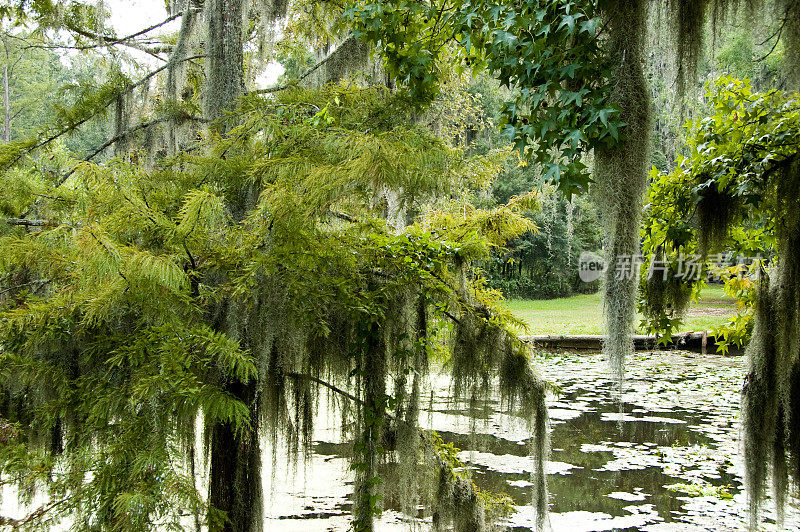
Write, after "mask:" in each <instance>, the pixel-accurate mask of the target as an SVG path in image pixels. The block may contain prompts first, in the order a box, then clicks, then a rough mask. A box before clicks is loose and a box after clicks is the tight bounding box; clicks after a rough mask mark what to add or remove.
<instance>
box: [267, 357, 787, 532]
mask: <svg viewBox="0 0 800 532" xmlns="http://www.w3.org/2000/svg"><path fill="white" fill-rule="evenodd" d="M535 363H536V366H537V367H538V368H539V370H540V371H541V373H542V374H543V375H544V376H545V377H546V378H547V380H548V381H549V382H551V383H552V384H554V385H555V387H556V388H557V390H558V393H557V394H554V395H553V396H552V397H550V399H549V401H548V406H549V409H550V417H551V430H552V432H551V446H552V454H551V457H550V462H549V463H548V473H549V476H548V477H549V478H548V482H549V492H550V511H551V513H550V526H551V528H552V530H554V531H565V532H566V531H569V532H592V531H611V530H621V531H623V530H624V531H647V532H666V531H689V532H693V531H735V530H737V531H738V530H745V529H746V523H747V516H746V511H745V501H744V494H743V488H742V473H743V467H742V463H741V459H740V458H739V456H738V455H739V452H738V451H739V426H738V413H739V400H740V390H741V383H742V379H743V377H744V373H745V367H746V361H745V360H744V359H743V358H741V357H720V356H716V355H698V354H692V353H683V352H657V353H647V354H638V355H636V356H635V358H634V359H632V360H629V362H628V366H627V372H626V379H625V381H624V384H623V389H622V392H621V395H620V389H619V383H618V382H617V380H616V378H615V377H614V376H613V375H612V373H611V371H610V369H609V366H608V363H607V361H606V360H605V359H604V357H603V356H602V355H599V354H597V355H570V354H557V355H539V356H537V358H536V360H535ZM427 406H428V408H427V410H426V412H425V413H424V414H423V416H422V421H423V422H424V423H425V424H427V425H428V426H429V427H430V428H433V429H435V430H437V431H439V433H440V434H441V435H442V437H443V438H444V439H445V440H446V441H451V442H453V443H454V444H455V445H456V446H457V447H459V448H460V449H463V451H462V452H461V453H460V458H461V459H462V460H463V461H464V462H465V463H466V464H467V465H468V467H469V468H470V470H471V474H472V477H473V480H474V481H475V483H476V484H477V485H479V486H480V487H482V488H484V489H489V490H492V491H495V492H503V493H507V494H508V495H510V496H511V497H512V498H513V500H514V502H515V504H516V505H517V507H516V512H515V513H514V514H512V515H511V516H510V517H509V518H508V520H507V522H506V523H505V524H506V526H507V528H508V529H509V530H513V531H527V530H532V529H534V526H533V523H534V515H533V512H532V507H531V506H530V496H531V483H530V481H529V479H530V472H531V470H532V468H533V462H532V460H531V459H530V458H529V457H527V456H526V455H527V440H528V437H529V433H528V431H527V429H526V427H525V425H524V424H521V423H519V422H518V421H516V420H514V419H512V418H509V417H508V416H505V415H504V414H502V413H501V412H499V411H497V410H496V409H498V408H499V404H498V403H496V402H490V403H489V405H488V409H486V410H483V409H482V411H484V412H485V414H484V415H483V416H481V418H480V419H474V418H471V417H470V416H469V415H468V412H467V411H466V410H465V409H462V408H459V407H458V405H454V404H453V402H452V401H451V400H450V399H449V397H448V387H447V381H446V379H441V381H440V385H439V386H438V387H437V388H436V389H434V390H433V394H432V399H431V401H430V402H429V404H428V405H427ZM335 426H336V422H335V420H333V419H332V420H331V422H330V423H328V424H327V426H326V423H324V422H323V423H320V424H318V426H317V428H316V429H315V435H314V438H315V440H316V442H315V444H314V449H313V454H312V456H311V457H310V459H309V460H308V462H307V464H306V465H305V466H302V465H301V466H298V467H297V468H292V467H287V466H285V465H284V463H283V461H282V460H281V459H280V457H278V460H277V463H276V465H275V466H274V468H270V467H267V468H265V469H266V470H265V473H264V474H265V484H266V485H267V486H270V487H268V488H267V489H268V490H269V491H270V493H268V494H267V497H266V498H267V500H270V499H271V503H268V507H267V511H266V517H267V522H266V528H267V530H276V531H277V530H280V531H282V532H283V531H287V532H289V531H328V530H332V531H338V530H342V531H344V530H347V529H348V526H349V519H348V512H349V510H350V501H349V495H350V493H351V492H352V483H351V480H350V478H351V477H350V472H349V470H348V462H347V458H346V453H347V446H346V445H344V444H342V443H340V437H339V434H338V432H337V430H336V428H335ZM472 431H475V434H474V435H471V434H470V433H471V432H472ZM268 455H269V454H268ZM768 506H769V502H768ZM428 527H429V524H428V523H425V522H421V521H413V522H409V521H408V520H406V519H405V518H403V517H402V516H400V515H399V514H397V513H395V512H392V511H386V512H384V515H383V516H382V517H381V521H380V523H379V526H378V529H379V530H386V531H395V530H397V531H400V530H426V529H427V528H428ZM785 529H786V530H800V506H799V505H798V501H797V500H790V507H789V508H788V509H787V519H786V523H785ZM763 530H775V524H774V514H773V512H772V510H771V508H767V509H766V511H765V513H764V524H763Z"/></svg>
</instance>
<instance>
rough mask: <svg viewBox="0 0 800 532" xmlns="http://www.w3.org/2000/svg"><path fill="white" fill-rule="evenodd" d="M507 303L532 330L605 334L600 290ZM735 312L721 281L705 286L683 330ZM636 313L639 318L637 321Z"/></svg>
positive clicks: (715, 323)
mask: <svg viewBox="0 0 800 532" xmlns="http://www.w3.org/2000/svg"><path fill="white" fill-rule="evenodd" d="M506 306H507V307H508V308H509V309H511V311H512V312H513V313H514V314H515V315H516V316H517V317H519V318H520V319H522V321H524V322H526V323H527V324H528V326H529V327H530V331H529V334H603V333H604V332H605V331H604V323H603V300H602V297H601V295H600V293H597V294H582V295H577V296H572V297H565V298H561V299H547V300H526V299H512V300H509V301H507V302H506ZM735 313H736V302H735V300H734V299H733V298H730V297H728V296H726V295H725V294H724V293H723V290H722V287H721V286H719V285H709V286H706V288H705V289H704V290H703V293H702V295H701V297H700V301H698V302H696V303H692V304H691V306H690V307H689V310H688V311H687V315H686V318H685V319H684V321H683V325H682V327H681V330H682V331H703V330H712V329H714V328H715V327H717V326H719V325H721V324H723V323H725V322H726V321H728V319H729V318H730V317H732V316H733V315H734V314H735ZM638 319H639V318H638V317H637V322H638Z"/></svg>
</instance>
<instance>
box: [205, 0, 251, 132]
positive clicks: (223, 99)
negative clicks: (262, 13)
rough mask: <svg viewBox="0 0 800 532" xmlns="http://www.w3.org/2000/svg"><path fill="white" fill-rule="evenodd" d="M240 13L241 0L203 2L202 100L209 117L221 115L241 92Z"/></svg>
mask: <svg viewBox="0 0 800 532" xmlns="http://www.w3.org/2000/svg"><path fill="white" fill-rule="evenodd" d="M243 15H244V0H209V1H208V3H207V5H206V12H205V16H206V24H207V26H208V33H207V37H206V38H207V41H206V54H207V55H208V70H207V72H206V92H205V96H204V103H205V109H206V114H207V116H208V118H211V119H217V118H219V117H221V116H222V114H223V112H224V111H225V110H226V109H229V108H230V106H231V104H232V103H233V102H234V100H236V98H238V97H240V96H241V95H242V94H244V90H245V87H244V50H243V49H244V45H243V43H242V38H243V37H242V35H243V33H242V17H243Z"/></svg>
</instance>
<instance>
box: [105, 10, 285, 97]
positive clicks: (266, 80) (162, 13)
mask: <svg viewBox="0 0 800 532" xmlns="http://www.w3.org/2000/svg"><path fill="white" fill-rule="evenodd" d="M105 2H106V6H107V8H108V10H109V12H110V14H111V16H110V23H111V26H112V27H113V28H114V31H115V32H116V34H117V35H119V36H121V37H122V36H125V35H131V34H133V33H136V32H138V31H141V30H143V29H144V28H147V27H150V26H153V25H154V24H158V23H159V22H162V21H163V20H166V19H167V18H168V17H169V12H167V8H166V5H165V3H164V0H105ZM180 24H181V22H180V18H179V19H176V20H173V21H172V22H170V23H169V24H166V25H164V26H162V27H160V28H158V29H156V30H153V32H152V33H151V34H150V35H152V36H154V37H155V36H158V35H165V34H169V33H175V32H177V31H178V30H179V29H180ZM276 29H277V30H278V32H277V33H278V35H280V33H282V32H280V28H276ZM127 52H128V53H129V54H130V55H131V56H133V57H135V58H136V60H137V61H139V62H141V63H143V64H145V65H149V66H151V67H154V66H160V65H161V64H163V62H160V61H157V60H156V59H155V58H153V57H152V56H149V55H147V54H145V53H143V52H139V51H137V50H127ZM283 72H284V68H283V66H282V65H281V64H280V63H278V62H276V61H271V62H269V63H268V64H267V65H266V66H265V67H264V69H263V70H262V72H261V73H260V74H259V75H257V76H256V78H255V83H254V84H255V87H256V88H258V89H263V88H267V87H270V86H272V85H275V83H276V82H277V80H278V77H279V76H280V75H281V74H283Z"/></svg>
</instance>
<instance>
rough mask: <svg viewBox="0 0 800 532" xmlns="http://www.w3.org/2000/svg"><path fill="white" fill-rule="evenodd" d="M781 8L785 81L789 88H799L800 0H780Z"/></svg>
mask: <svg viewBox="0 0 800 532" xmlns="http://www.w3.org/2000/svg"><path fill="white" fill-rule="evenodd" d="M780 4H782V8H783V17H784V18H783V24H784V26H783V31H782V33H781V39H782V41H783V49H784V58H785V59H784V60H785V62H786V65H785V70H786V74H785V75H786V81H787V86H788V88H789V89H790V90H800V1H798V0H781V2H780Z"/></svg>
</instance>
